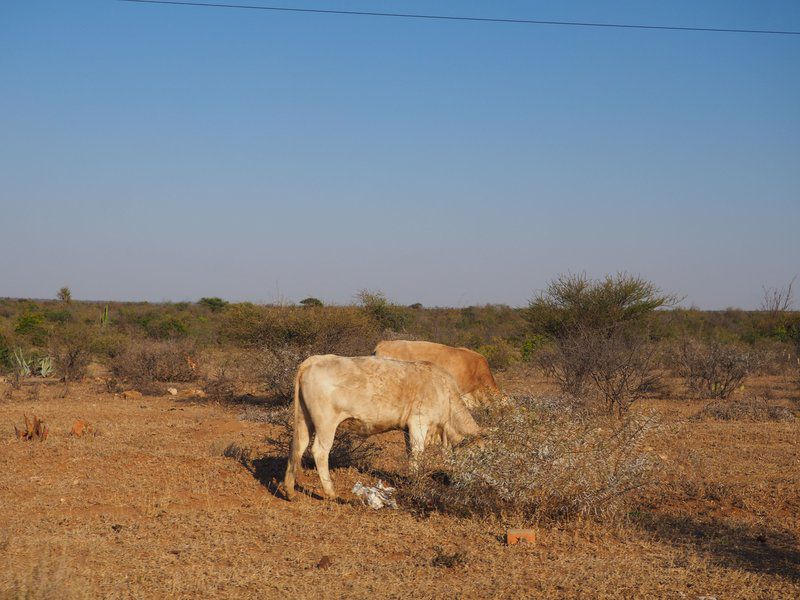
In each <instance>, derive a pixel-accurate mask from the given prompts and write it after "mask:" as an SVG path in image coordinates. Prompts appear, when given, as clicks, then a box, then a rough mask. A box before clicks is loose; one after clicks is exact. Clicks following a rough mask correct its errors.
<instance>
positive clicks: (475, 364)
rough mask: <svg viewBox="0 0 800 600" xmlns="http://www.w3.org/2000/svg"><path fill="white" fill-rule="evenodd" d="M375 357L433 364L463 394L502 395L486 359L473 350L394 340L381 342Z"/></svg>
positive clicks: (376, 348)
mask: <svg viewBox="0 0 800 600" xmlns="http://www.w3.org/2000/svg"><path fill="white" fill-rule="evenodd" d="M375 355H376V356H384V357H389V358H396V359H398V360H405V361H429V362H431V363H433V364H435V365H437V366H439V367H441V368H443V369H445V370H446V371H448V372H449V373H450V374H451V375H452V376H453V377H454V378H455V380H456V382H457V383H458V387H459V389H460V390H461V392H462V393H463V394H473V395H475V394H476V393H477V394H485V393H488V394H497V393H499V389H498V387H497V383H496V382H495V380H494V376H493V375H492V372H491V370H490V369H489V363H488V361H487V360H486V357H484V356H483V355H482V354H479V353H478V352H475V351H473V350H470V349H469V348H453V347H451V346H446V345H444V344H437V343H435V342H424V341H411V340H390V341H383V342H379V343H378V345H377V346H376V347H375Z"/></svg>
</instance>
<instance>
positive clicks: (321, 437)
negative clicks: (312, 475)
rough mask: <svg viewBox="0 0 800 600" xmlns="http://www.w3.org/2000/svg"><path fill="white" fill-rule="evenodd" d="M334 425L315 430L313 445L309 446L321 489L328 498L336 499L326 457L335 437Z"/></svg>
mask: <svg viewBox="0 0 800 600" xmlns="http://www.w3.org/2000/svg"><path fill="white" fill-rule="evenodd" d="M336 425H337V423H333V424H331V425H327V426H326V427H324V428H323V427H320V428H319V429H317V432H316V434H315V435H314V443H313V444H311V454H313V455H314V463H316V465H317V473H319V479H320V481H321V482H322V489H323V490H324V491H325V495H326V496H328V498H336V491H335V490H334V489H333V481H332V480H331V474H330V471H329V470H328V455H329V454H330V452H331V447H332V446H333V438H334V436H335V435H336Z"/></svg>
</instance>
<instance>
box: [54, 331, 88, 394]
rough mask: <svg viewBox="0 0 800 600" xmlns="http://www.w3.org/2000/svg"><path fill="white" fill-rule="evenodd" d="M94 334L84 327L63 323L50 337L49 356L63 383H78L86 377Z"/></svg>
mask: <svg viewBox="0 0 800 600" xmlns="http://www.w3.org/2000/svg"><path fill="white" fill-rule="evenodd" d="M94 338H95V332H94V331H93V330H91V329H90V328H89V327H87V326H86V325H81V324H78V323H65V324H64V325H62V326H60V327H58V328H57V329H55V330H54V331H53V333H52V335H51V336H50V354H51V355H52V356H53V358H54V359H55V367H56V371H57V373H58V374H59V375H60V376H61V377H62V378H63V379H64V381H67V382H69V381H79V380H81V379H83V378H84V377H85V376H86V368H87V367H88V366H89V362H90V361H91V358H92V344H93V340H94Z"/></svg>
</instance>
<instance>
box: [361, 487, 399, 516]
mask: <svg viewBox="0 0 800 600" xmlns="http://www.w3.org/2000/svg"><path fill="white" fill-rule="evenodd" d="M353 493H354V494H355V495H356V496H358V497H360V498H361V499H362V500H363V501H364V502H365V503H366V504H368V505H369V506H371V507H372V508H374V509H375V510H377V509H379V508H397V501H396V500H395V499H394V498H392V494H394V488H393V487H389V486H386V485H383V481H381V480H380V479H379V480H378V485H376V486H375V487H369V486H367V485H364V484H363V483H361V482H360V481H359V482H358V483H356V484H355V485H354V486H353Z"/></svg>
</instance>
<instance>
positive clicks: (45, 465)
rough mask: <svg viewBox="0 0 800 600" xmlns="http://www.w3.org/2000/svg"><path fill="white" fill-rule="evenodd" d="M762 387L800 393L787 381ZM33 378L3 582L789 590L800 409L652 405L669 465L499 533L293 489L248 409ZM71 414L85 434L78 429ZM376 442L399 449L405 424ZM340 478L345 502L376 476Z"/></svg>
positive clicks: (3, 503) (282, 588)
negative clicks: (563, 521)
mask: <svg viewBox="0 0 800 600" xmlns="http://www.w3.org/2000/svg"><path fill="white" fill-rule="evenodd" d="M501 379H502V378H501ZM503 383H505V385H506V387H507V388H510V389H512V390H516V391H520V390H528V391H530V390H542V389H546V387H547V386H546V383H544V382H541V381H536V380H535V379H533V378H530V377H528V376H526V375H525V374H522V375H519V374H517V375H514V376H511V375H509V376H507V377H506V378H505V380H504V382H503ZM758 385H760V386H761V390H762V392H766V393H769V394H770V395H772V396H774V397H777V398H779V399H783V400H785V401H787V402H791V401H792V399H793V398H795V399H796V397H795V396H792V394H796V392H795V391H792V388H791V387H790V385H789V383H788V382H785V381H783V380H782V379H780V378H772V379H769V380H763V381H761V382H759V384H758ZM3 388H4V386H3V384H0V394H4V393H5V392H6V390H5V389H3ZM33 389H34V388H33V387H31V386H27V387H25V388H23V389H22V390H21V391H16V392H14V394H13V396H12V397H11V398H10V399H9V398H8V396H7V395H5V396H4V399H2V400H0V424H2V425H0V565H2V568H0V597H4V598H5V597H10V598H16V597H33V598H36V597H53V598H55V597H58V598H64V597H76V598H83V597H85V598H95V597H104V598H129V597H136V598H142V597H148V598H155V597H170V598H198V597H202V598H216V597H219V598H251V597H253V598H255V597H259V598H271V597H277V596H282V597H293V598H297V597H300V598H305V597H314V598H341V597H351V598H364V597H373V598H374V597H390V598H406V597H415V598H509V597H547V598H553V597H584V598H606V597H608V598H633V597H637V598H641V597H665V598H701V597H706V598H709V597H715V598H720V599H722V598H797V597H800V420H795V421H794V422H788V423H786V422H768V423H751V422H716V421H686V417H687V416H690V415H691V414H693V413H696V412H697V411H698V410H699V409H700V408H701V407H702V405H703V403H701V402H697V401H685V400H683V401H677V400H652V401H648V403H647V404H649V406H651V407H655V408H657V409H658V410H660V411H662V412H663V413H664V414H665V418H667V419H668V420H671V421H672V422H675V423H678V422H682V423H683V425H682V426H681V428H680V429H679V430H678V433H676V434H675V435H674V436H673V437H671V438H670V440H669V442H668V443H667V444H666V445H665V447H664V448H663V449H662V451H663V452H664V454H665V456H666V457H667V462H668V465H669V469H668V472H669V477H668V480H667V481H666V482H665V483H664V484H663V485H662V486H661V487H659V488H657V489H652V490H649V491H648V493H647V495H646V496H644V497H642V498H641V499H640V502H639V505H638V507H637V509H636V510H635V511H634V512H633V513H632V514H631V516H630V517H629V518H628V519H626V520H624V521H623V522H620V523H615V524H598V523H574V524H569V525H564V526H558V527H556V526H553V527H543V528H540V529H539V531H538V541H537V543H536V544H533V545H526V546H512V547H507V546H505V545H504V543H503V542H502V535H503V533H504V524H503V523H501V522H498V521H482V520H465V519H457V518H453V517H448V516H443V515H433V516H431V517H429V518H425V519H422V518H417V517H415V516H413V515H412V514H410V513H408V512H406V511H404V510H398V511H374V510H372V509H369V508H367V507H364V506H361V505H359V504H358V503H356V502H343V503H332V502H326V501H322V500H319V499H316V498H315V497H313V491H314V490H315V489H316V488H317V487H318V486H319V481H318V479H317V477H316V473H315V472H314V471H306V472H305V473H304V474H301V477H300V483H301V484H303V485H305V486H306V487H307V488H308V489H309V491H310V492H311V494H310V495H301V496H300V499H299V500H297V501H295V502H291V503H290V502H287V501H286V500H284V499H283V498H282V497H281V495H280V494H279V493H278V492H277V491H276V488H275V486H274V485H273V484H272V479H273V478H277V479H280V478H281V477H282V471H283V468H284V464H285V457H284V456H278V455H270V454H263V447H264V446H263V440H264V437H265V435H267V434H268V433H270V431H271V428H272V427H274V426H273V425H269V424H265V423H258V422H251V421H247V420H242V419H240V415H241V413H242V410H243V407H241V406H234V407H226V406H219V405H213V404H201V403H197V402H192V401H188V400H185V399H182V398H181V397H180V396H179V397H177V398H172V397H159V398H153V397H143V398H141V399H125V398H123V397H121V396H119V395H113V394H110V393H108V392H107V391H105V389H104V387H103V385H102V383H101V382H96V381H91V382H87V383H84V384H80V385H74V386H73V387H72V388H71V389H70V391H69V393H68V394H67V395H66V396H65V397H62V386H61V385H60V384H56V383H53V384H52V385H42V386H41V387H40V388H39V392H38V397H36V392H34V391H33ZM23 413H27V414H28V415H31V414H36V415H38V416H40V417H42V418H44V419H45V421H46V423H47V425H48V427H49V429H50V435H49V437H48V439H47V440H46V441H44V442H41V443H39V442H24V441H18V440H17V439H16V437H15V434H14V430H13V427H12V424H13V423H17V424H20V423H21V422H22V415H23ZM79 418H81V419H86V420H87V421H89V422H90V423H91V424H92V425H93V426H94V428H95V430H96V434H95V435H87V436H83V437H80V438H76V437H74V436H71V435H70V434H69V431H70V428H71V427H72V425H73V423H74V421H75V420H76V419H79ZM379 441H380V443H381V445H382V446H383V447H384V448H385V452H386V455H387V457H390V458H391V459H392V460H394V458H393V457H400V456H401V454H400V453H401V449H402V439H401V437H400V436H399V435H397V434H387V435H385V436H381V437H380V439H379ZM232 442H235V443H236V444H238V445H239V446H241V447H252V448H254V449H255V452H256V455H257V460H256V464H257V465H258V469H257V472H256V473H255V474H254V473H253V472H251V471H250V470H248V469H246V468H245V467H244V466H243V465H242V464H241V463H240V462H237V461H236V460H234V459H232V458H229V457H226V456H224V452H223V451H224V449H225V448H226V447H227V446H228V445H229V444H230V443H232ZM259 448H261V449H262V450H261V451H259ZM259 452H262V453H261V454H259ZM387 460H389V459H387ZM398 460H399V458H398ZM334 478H335V482H336V485H337V489H338V491H339V492H340V493H342V495H343V496H344V497H345V500H347V499H352V496H350V495H349V494H348V490H349V489H350V488H351V487H352V485H353V483H354V482H355V481H356V480H361V481H364V482H365V483H374V481H375V478H374V477H373V476H372V475H370V474H363V473H359V472H357V471H355V470H354V469H340V470H338V471H336V472H334ZM453 555H458V557H459V560H455V561H451V562H455V563H456V564H454V566H444V565H443V564H442V563H447V562H448V561H446V560H444V561H443V560H436V558H437V556H438V557H442V556H445V557H446V556H453ZM326 557H327V558H326Z"/></svg>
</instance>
